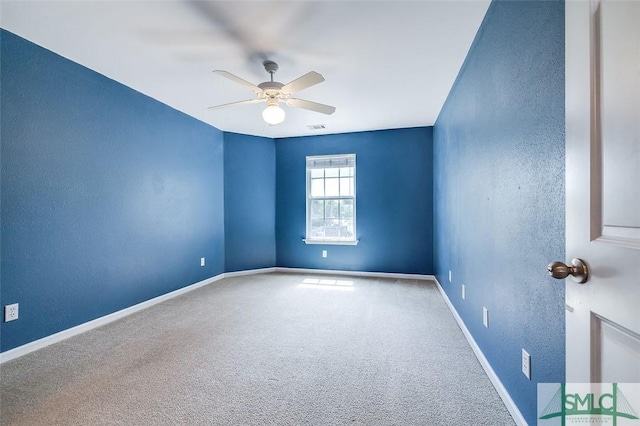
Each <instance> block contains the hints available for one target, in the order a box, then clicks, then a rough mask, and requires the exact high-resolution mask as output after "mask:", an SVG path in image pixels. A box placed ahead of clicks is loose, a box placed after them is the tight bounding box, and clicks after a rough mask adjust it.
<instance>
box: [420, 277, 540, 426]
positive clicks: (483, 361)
mask: <svg viewBox="0 0 640 426" xmlns="http://www.w3.org/2000/svg"><path fill="white" fill-rule="evenodd" d="M433 280H434V281H435V283H436V285H437V286H438V290H440V294H441V295H442V298H443V299H444V301H445V303H446V304H447V306H448V307H449V310H450V311H451V313H452V314H453V317H454V318H455V319H456V322H457V323H458V325H459V326H460V329H461V330H462V333H463V334H464V337H466V339H467V341H468V342H469V345H470V346H471V349H472V350H473V353H474V354H475V355H476V358H477V359H478V362H480V365H482V368H483V369H484V371H485V373H487V376H489V380H491V383H492V384H493V387H494V388H496V391H497V392H498V395H500V398H501V399H502V402H504V405H505V406H506V407H507V410H509V413H511V417H513V420H514V421H515V422H516V424H517V425H518V426H528V424H527V421H526V420H525V418H524V417H523V416H522V413H521V412H520V410H519V409H518V407H517V405H516V403H515V402H513V399H511V395H509V392H507V389H506V388H505V387H504V385H503V384H502V381H500V378H499V377H498V375H497V374H496V373H495V371H493V368H491V364H489V361H488V360H487V358H486V357H485V356H484V354H483V353H482V350H481V349H480V346H478V344H477V343H476V341H475V339H474V338H473V336H472V335H471V333H470V332H469V329H467V326H466V325H465V324H464V322H463V321H462V318H461V317H460V315H458V311H456V308H455V307H454V306H453V304H452V303H451V301H450V300H449V297H448V296H447V293H445V291H444V290H443V289H442V286H441V285H440V282H439V281H438V280H437V278H433Z"/></svg>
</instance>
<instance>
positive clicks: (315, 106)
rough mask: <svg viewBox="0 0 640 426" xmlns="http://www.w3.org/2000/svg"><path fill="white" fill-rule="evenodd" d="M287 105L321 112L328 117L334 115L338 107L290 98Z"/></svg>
mask: <svg viewBox="0 0 640 426" xmlns="http://www.w3.org/2000/svg"><path fill="white" fill-rule="evenodd" d="M287 105H289V106H292V107H295V108H304V109H308V110H309V111H315V112H320V113H322V114H327V115H329V114H333V113H334V112H335V111H336V107H332V106H329V105H324V104H319V103H317V102H311V101H305V100H304V99H295V98H289V99H287Z"/></svg>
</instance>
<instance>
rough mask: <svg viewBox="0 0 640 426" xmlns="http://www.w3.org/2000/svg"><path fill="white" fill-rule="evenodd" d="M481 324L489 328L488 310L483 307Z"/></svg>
mask: <svg viewBox="0 0 640 426" xmlns="http://www.w3.org/2000/svg"><path fill="white" fill-rule="evenodd" d="M482 324H484V326H485V327H487V328H489V310H488V309H487V308H486V307H485V306H483V307H482Z"/></svg>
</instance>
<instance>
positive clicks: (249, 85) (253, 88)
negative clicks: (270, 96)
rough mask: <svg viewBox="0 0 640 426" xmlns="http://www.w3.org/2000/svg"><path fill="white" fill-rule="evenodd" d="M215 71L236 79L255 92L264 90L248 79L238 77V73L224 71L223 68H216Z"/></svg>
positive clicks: (230, 78) (233, 79)
mask: <svg viewBox="0 0 640 426" xmlns="http://www.w3.org/2000/svg"><path fill="white" fill-rule="evenodd" d="M213 72H215V73H216V74H218V75H221V76H223V77H227V78H228V79H229V80H232V81H235V82H236V83H238V84H241V85H243V86H244V87H246V88H248V89H250V90H253V91H254V92H255V93H261V92H262V89H261V88H259V87H258V86H256V85H255V84H253V83H250V82H248V81H247V80H245V79H243V78H240V77H238V76H237V75H233V74H231V73H230V72H227V71H222V70H215V71H213Z"/></svg>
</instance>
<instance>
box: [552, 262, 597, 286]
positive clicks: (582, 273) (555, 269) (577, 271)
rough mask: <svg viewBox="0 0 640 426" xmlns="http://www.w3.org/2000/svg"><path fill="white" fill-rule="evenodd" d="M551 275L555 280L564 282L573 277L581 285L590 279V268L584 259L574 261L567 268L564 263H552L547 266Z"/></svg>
mask: <svg viewBox="0 0 640 426" xmlns="http://www.w3.org/2000/svg"><path fill="white" fill-rule="evenodd" d="M547 271H549V275H551V276H552V277H553V278H555V279H558V280H562V279H565V278H567V277H568V276H569V275H571V278H573V280H574V281H575V282H577V283H579V284H584V283H586V282H587V280H588V279H589V267H588V266H587V264H586V262H585V261H584V260H582V259H573V260H572V261H571V266H567V265H565V264H564V263H562V262H551V263H550V264H549V266H547Z"/></svg>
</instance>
